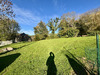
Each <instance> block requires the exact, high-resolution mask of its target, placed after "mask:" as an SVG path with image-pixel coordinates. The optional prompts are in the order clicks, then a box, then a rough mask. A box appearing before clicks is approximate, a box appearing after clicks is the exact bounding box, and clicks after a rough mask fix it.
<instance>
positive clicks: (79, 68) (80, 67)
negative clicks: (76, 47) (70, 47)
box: [65, 51, 94, 75]
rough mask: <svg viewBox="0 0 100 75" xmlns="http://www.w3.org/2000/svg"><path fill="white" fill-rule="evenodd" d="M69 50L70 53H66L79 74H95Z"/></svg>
mask: <svg viewBox="0 0 100 75" xmlns="http://www.w3.org/2000/svg"><path fill="white" fill-rule="evenodd" d="M67 52H68V54H65V56H66V57H67V59H68V61H69V64H70V65H71V67H72V69H73V70H74V72H75V73H76V74H77V75H88V74H90V75H94V74H93V73H90V71H89V70H88V69H87V68H86V67H85V66H84V65H83V64H82V63H81V62H80V61H79V60H78V59H77V58H76V57H75V56H74V55H73V54H71V53H70V52H69V51H67Z"/></svg>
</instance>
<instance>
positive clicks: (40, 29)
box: [34, 21, 48, 40]
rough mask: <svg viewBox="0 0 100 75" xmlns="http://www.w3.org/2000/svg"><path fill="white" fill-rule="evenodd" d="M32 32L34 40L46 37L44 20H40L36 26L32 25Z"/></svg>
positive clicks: (46, 30)
mask: <svg viewBox="0 0 100 75" xmlns="http://www.w3.org/2000/svg"><path fill="white" fill-rule="evenodd" d="M34 33H35V38H36V40H42V39H46V37H47V36H48V29H47V28H46V25H45V23H44V22H42V21H40V23H38V25H37V26H36V27H34Z"/></svg>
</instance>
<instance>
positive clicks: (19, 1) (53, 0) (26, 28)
mask: <svg viewBox="0 0 100 75" xmlns="http://www.w3.org/2000/svg"><path fill="white" fill-rule="evenodd" d="M12 3H13V10H14V13H15V14H16V16H15V18H14V19H15V20H16V21H17V22H18V23H19V25H20V27H21V30H20V32H19V33H23V32H24V33H26V34H28V35H34V30H33V27H36V25H37V24H38V23H39V22H40V21H43V22H45V24H47V23H48V20H50V19H51V18H53V19H55V18H56V17H59V18H60V17H61V16H62V15H63V14H65V13H67V12H73V11H74V12H76V13H77V14H82V13H85V12H87V11H89V10H92V9H95V8H98V7H100V0H12Z"/></svg>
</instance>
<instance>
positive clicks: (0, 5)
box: [0, 0, 15, 20]
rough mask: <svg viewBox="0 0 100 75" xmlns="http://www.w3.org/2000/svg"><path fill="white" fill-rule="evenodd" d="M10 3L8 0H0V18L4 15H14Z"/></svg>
mask: <svg viewBox="0 0 100 75" xmlns="http://www.w3.org/2000/svg"><path fill="white" fill-rule="evenodd" d="M12 5H13V4H12V2H11V1H10V0H0V20H1V19H3V18H4V17H5V16H7V17H14V16H15V14H14V13H13V9H12Z"/></svg>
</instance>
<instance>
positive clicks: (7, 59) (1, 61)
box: [0, 53, 21, 72]
mask: <svg viewBox="0 0 100 75" xmlns="http://www.w3.org/2000/svg"><path fill="white" fill-rule="evenodd" d="M20 55H21V54H20V53H16V54H11V55H7V56H3V57H0V72H1V71H3V70H4V69H5V68H6V67H8V66H9V65H10V64H11V63H13V62H14V61H15V60H16V59H17V58H18V57H19V56H20Z"/></svg>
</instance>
